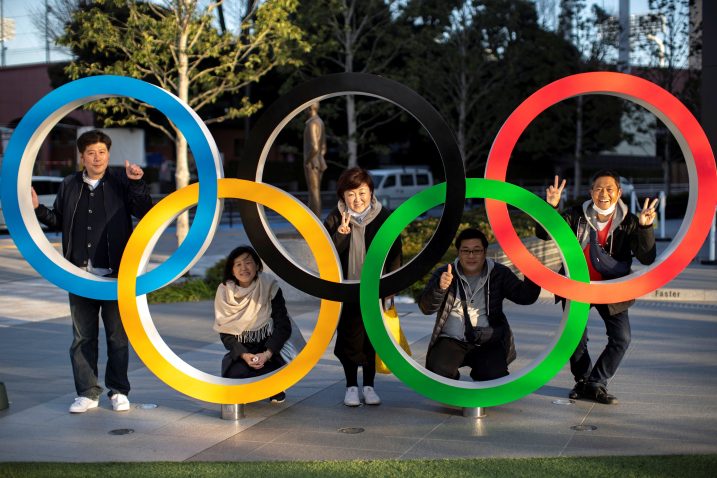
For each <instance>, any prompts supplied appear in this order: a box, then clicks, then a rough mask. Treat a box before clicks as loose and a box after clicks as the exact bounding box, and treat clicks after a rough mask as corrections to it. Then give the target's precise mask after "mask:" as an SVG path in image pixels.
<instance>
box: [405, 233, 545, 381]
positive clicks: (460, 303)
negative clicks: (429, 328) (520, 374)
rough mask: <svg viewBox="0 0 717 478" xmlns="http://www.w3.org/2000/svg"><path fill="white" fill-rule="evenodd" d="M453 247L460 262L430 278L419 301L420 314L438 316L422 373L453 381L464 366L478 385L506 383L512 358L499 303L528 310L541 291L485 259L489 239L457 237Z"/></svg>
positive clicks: (470, 235) (508, 332)
mask: <svg viewBox="0 0 717 478" xmlns="http://www.w3.org/2000/svg"><path fill="white" fill-rule="evenodd" d="M455 245H456V249H457V250H458V258H457V259H456V260H455V261H454V262H453V264H448V265H446V266H443V267H440V268H438V269H437V270H436V271H435V272H434V273H433V276H432V277H431V279H430V280H429V281H428V284H426V287H425V288H424V289H423V292H422V293H421V296H420V298H419V300H418V306H419V307H420V309H421V312H423V313H424V314H435V313H437V314H436V325H435V326H434V327H433V334H432V335H431V341H430V343H429V344H428V353H427V354H426V368H427V369H428V370H430V371H431V372H435V373H437V374H438V375H441V376H443V377H448V378H453V379H456V380H457V379H458V378H459V376H460V375H459V372H458V369H459V368H460V367H463V366H468V367H471V378H472V379H473V380H476V381H482V380H493V379H496V378H500V377H504V376H506V375H508V364H509V363H510V362H512V361H513V360H515V356H516V354H515V345H514V341H513V332H512V331H511V330H510V325H508V319H507V318H506V316H505V314H504V313H503V300H504V299H510V300H512V301H513V302H515V303H516V304H523V305H528V304H532V303H534V302H535V301H536V300H538V296H539V295H540V287H538V286H537V285H536V284H535V283H533V282H532V281H531V280H530V279H528V278H527V277H526V278H525V280H523V281H521V280H520V279H518V277H516V275H515V274H513V272H512V271H511V270H510V269H508V268H507V267H506V266H504V265H502V264H498V263H496V262H494V261H493V260H491V259H487V258H486V249H487V248H488V239H487V238H486V237H485V234H483V233H482V232H481V231H479V230H478V229H474V228H468V229H464V230H463V231H461V232H460V233H459V234H458V236H457V237H456V242H455Z"/></svg>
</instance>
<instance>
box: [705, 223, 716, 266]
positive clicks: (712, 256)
mask: <svg viewBox="0 0 717 478" xmlns="http://www.w3.org/2000/svg"><path fill="white" fill-rule="evenodd" d="M715 228H717V215H714V216H712V227H711V228H710V239H709V240H710V252H709V254H710V255H709V259H707V260H706V261H702V264H706V265H709V266H717V260H715Z"/></svg>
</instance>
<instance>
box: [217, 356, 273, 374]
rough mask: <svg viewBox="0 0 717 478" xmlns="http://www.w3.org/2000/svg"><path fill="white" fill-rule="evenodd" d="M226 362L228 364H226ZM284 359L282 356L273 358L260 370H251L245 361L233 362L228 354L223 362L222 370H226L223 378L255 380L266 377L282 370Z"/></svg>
mask: <svg viewBox="0 0 717 478" xmlns="http://www.w3.org/2000/svg"><path fill="white" fill-rule="evenodd" d="M225 361H226V362H225ZM284 363H285V362H284V359H282V358H281V357H280V356H278V355H277V356H272V357H271V358H270V359H269V360H268V361H267V362H266V363H265V364H264V366H263V367H262V368H260V369H259V370H257V369H254V368H251V367H250V366H249V365H248V364H247V363H246V362H245V361H244V359H241V358H240V359H239V360H237V361H236V362H233V361H232V359H231V355H230V354H226V355H225V356H224V361H223V362H222V370H224V373H222V377H225V378H253V377H258V376H260V375H266V374H267V373H270V372H273V371H274V370H276V369H278V368H280V367H281V366H282V365H284Z"/></svg>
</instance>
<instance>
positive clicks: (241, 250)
mask: <svg viewBox="0 0 717 478" xmlns="http://www.w3.org/2000/svg"><path fill="white" fill-rule="evenodd" d="M243 254H249V255H250V256H251V258H252V259H254V262H256V275H257V276H258V275H259V272H261V271H262V270H264V265H263V264H262V263H261V258H260V257H259V254H257V252H256V251H255V250H254V248H253V247H251V246H247V245H241V246H239V247H237V248H236V249H234V250H233V251H231V252H230V253H229V255H228V256H227V261H226V264H224V278H223V279H222V284H225V285H226V283H227V281H232V282H234V283H236V284H238V282H237V279H236V277H234V261H235V260H236V258H237V257H239V256H241V255H243Z"/></svg>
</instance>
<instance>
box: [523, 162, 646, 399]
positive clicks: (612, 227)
mask: <svg viewBox="0 0 717 478" xmlns="http://www.w3.org/2000/svg"><path fill="white" fill-rule="evenodd" d="M565 182H566V181H565V180H564V179H563V181H562V183H560V178H559V177H558V176H555V182H554V184H553V185H552V186H550V187H548V189H546V201H547V202H548V204H550V205H551V206H553V207H554V208H557V207H558V205H559V204H560V197H561V196H562V193H563V189H564V188H565ZM621 195H622V189H621V188H620V176H619V175H618V174H617V173H616V172H614V171H609V170H602V171H599V172H598V173H596V174H595V176H593V180H592V188H591V190H590V196H591V198H590V199H588V200H587V201H585V202H584V203H583V204H581V205H576V206H574V207H572V208H570V209H568V210H566V211H564V212H563V213H562V216H563V218H564V219H565V220H566V221H567V223H568V224H569V225H570V228H571V229H572V230H573V231H575V234H576V236H577V238H578V241H579V242H580V245H581V247H582V248H583V251H584V253H585V258H586V260H587V264H588V270H589V271H590V280H591V281H597V280H607V279H615V278H618V277H623V276H625V275H627V274H629V273H630V265H631V264H632V257H633V256H634V257H636V258H637V260H639V261H640V262H641V263H643V264H646V265H647V264H652V263H653V262H654V261H655V256H656V249H655V233H654V231H653V228H652V223H653V222H654V221H655V217H656V213H655V206H656V205H657V199H655V200H654V201H652V203H651V204H648V203H649V199H645V204H644V207H643V209H642V211H641V212H640V215H639V216H635V215H634V214H631V213H630V212H629V211H628V208H627V206H626V205H625V203H623V202H622V200H621V199H620V197H621ZM535 230H536V235H537V236H538V237H539V238H541V239H544V240H547V239H549V236H548V234H547V232H546V231H545V229H543V228H542V227H540V226H539V225H538V226H536V229H535ZM556 300H562V299H559V298H556ZM634 302H635V300H634V299H633V300H630V301H627V302H619V303H616V304H594V307H595V309H596V310H597V311H598V313H599V314H600V317H601V318H602V319H603V321H604V322H605V330H606V332H607V337H608V341H607V346H606V347H605V350H603V352H602V354H600V357H598V359H597V361H596V362H595V365H593V364H592V361H591V359H590V354H588V335H587V329H586V330H585V332H584V333H583V337H582V339H581V340H580V343H579V344H578V347H577V348H576V349H575V352H574V353H573V355H572V357H570V371H571V372H572V374H573V376H574V377H575V387H574V388H573V389H572V390H571V391H570V393H569V395H568V396H569V397H570V398H571V399H578V398H589V399H592V400H595V401H596V402H598V403H604V404H608V405H609V404H614V403H617V399H616V398H615V396H614V395H611V394H610V393H608V391H607V382H608V380H610V378H612V376H613V375H615V372H616V371H617V368H618V367H619V366H620V362H622V359H623V357H624V356H625V352H626V351H627V347H628V346H629V345H630V320H629V317H628V314H627V309H628V307H630V306H631V305H632V304H633V303H634ZM564 304H565V302H564V300H563V306H564Z"/></svg>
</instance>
